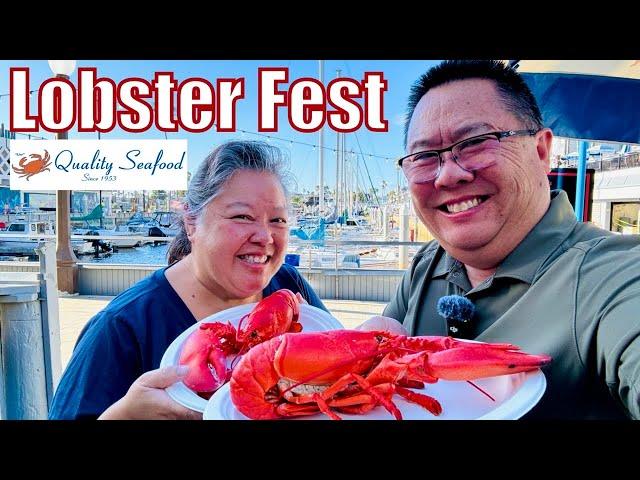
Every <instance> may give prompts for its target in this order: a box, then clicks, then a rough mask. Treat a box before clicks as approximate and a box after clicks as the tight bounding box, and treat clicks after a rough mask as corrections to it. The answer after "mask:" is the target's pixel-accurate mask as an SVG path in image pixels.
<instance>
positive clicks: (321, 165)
mask: <svg viewBox="0 0 640 480" xmlns="http://www.w3.org/2000/svg"><path fill="white" fill-rule="evenodd" d="M318 77H319V80H320V83H321V84H322V85H324V60H318ZM318 151H319V157H318V181H319V183H320V185H319V186H318V215H319V216H320V217H321V218H322V215H323V214H324V127H322V128H320V132H319V139H318Z"/></svg>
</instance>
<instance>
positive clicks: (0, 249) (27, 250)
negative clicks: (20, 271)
mask: <svg viewBox="0 0 640 480" xmlns="http://www.w3.org/2000/svg"><path fill="white" fill-rule="evenodd" d="M55 235H56V231H55V227H54V225H53V222H51V221H49V220H31V219H23V220H14V221H12V222H11V223H10V224H9V226H8V227H7V229H6V230H3V231H0V255H7V256H11V255H15V256H35V251H34V249H35V248H36V247H37V246H38V243H40V242H42V241H45V240H52V239H55ZM71 248H72V249H73V251H74V252H75V253H76V254H84V253H92V252H93V251H94V248H93V244H92V242H90V241H85V240H72V241H71Z"/></svg>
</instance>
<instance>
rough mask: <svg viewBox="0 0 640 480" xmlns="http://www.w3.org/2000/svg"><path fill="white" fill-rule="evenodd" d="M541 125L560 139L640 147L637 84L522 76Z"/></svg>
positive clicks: (589, 77)
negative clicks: (532, 98) (536, 103)
mask: <svg viewBox="0 0 640 480" xmlns="http://www.w3.org/2000/svg"><path fill="white" fill-rule="evenodd" d="M522 76H523V77H524V79H525V81H526V82H527V84H528V85H529V88H531V91H532V92H533V94H534V96H535V97H536V100H537V101H538V104H539V106H540V111H541V113H542V119H543V123H544V125H545V126H546V127H549V128H551V129H552V130H553V133H554V134H555V135H557V136H560V137H568V138H578V139H581V140H596V141H603V142H621V143H640V80H635V79H629V78H617V77H602V76H596V75H577V74H568V73H523V74H522Z"/></svg>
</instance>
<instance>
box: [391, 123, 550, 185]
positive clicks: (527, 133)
mask: <svg viewBox="0 0 640 480" xmlns="http://www.w3.org/2000/svg"><path fill="white" fill-rule="evenodd" d="M540 130H542V129H538V130H535V129H527V130H505V131H502V132H486V133H482V134H480V135H474V136H472V137H468V138H463V139H462V140H460V141H457V142H456V143H454V144H453V145H450V146H448V147H447V148H439V149H432V150H421V151H419V152H415V153H410V154H409V155H405V156H404V157H401V158H400V159H398V166H399V167H400V168H402V162H404V160H406V159H407V158H409V157H413V156H414V155H420V154H421V153H435V154H436V155H438V170H437V171H436V175H435V176H434V177H433V178H432V179H429V180H427V181H429V182H430V181H431V180H435V179H436V178H438V177H439V176H440V170H442V165H443V164H444V160H443V158H442V154H443V153H446V152H451V157H452V160H453V161H454V162H455V163H456V165H458V166H459V167H460V168H462V169H463V170H464V171H466V172H470V171H476V170H481V169H482V168H484V167H481V168H476V169H474V170H467V169H466V168H464V167H463V166H462V165H460V164H459V163H458V160H457V158H456V156H455V155H454V154H453V149H454V148H455V147H457V146H458V145H460V144H461V143H464V142H468V141H469V140H473V139H474V138H480V137H484V136H487V135H495V136H496V137H497V140H498V142H500V141H502V139H503V138H509V137H516V136H534V135H536V134H537V133H538V132H540ZM403 171H404V170H403Z"/></svg>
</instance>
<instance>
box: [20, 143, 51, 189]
mask: <svg viewBox="0 0 640 480" xmlns="http://www.w3.org/2000/svg"><path fill="white" fill-rule="evenodd" d="M29 158H30V160H27V157H22V158H21V159H20V161H19V162H18V165H19V167H20V168H16V167H14V166H11V168H13V171H14V172H16V173H17V174H19V175H20V178H22V177H27V181H28V180H29V178H30V177H32V176H33V175H35V174H36V173H40V172H44V171H45V170H46V171H49V168H47V167H49V165H51V162H50V161H49V159H50V158H51V157H50V156H49V152H47V151H46V150H45V151H44V157H43V156H42V155H38V154H36V153H32V154H30V155H29Z"/></svg>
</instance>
